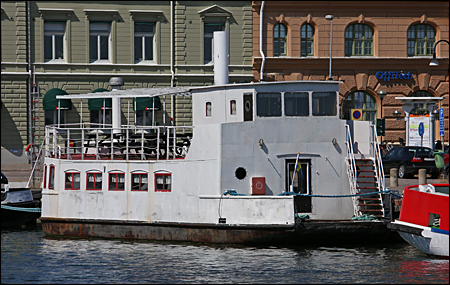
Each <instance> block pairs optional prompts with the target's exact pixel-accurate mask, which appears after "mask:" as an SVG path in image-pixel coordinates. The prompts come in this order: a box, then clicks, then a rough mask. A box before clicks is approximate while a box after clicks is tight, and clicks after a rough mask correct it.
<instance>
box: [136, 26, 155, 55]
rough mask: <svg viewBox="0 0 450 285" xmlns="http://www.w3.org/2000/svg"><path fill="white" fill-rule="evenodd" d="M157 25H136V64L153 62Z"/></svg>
mask: <svg viewBox="0 0 450 285" xmlns="http://www.w3.org/2000/svg"><path fill="white" fill-rule="evenodd" d="M154 44H155V23H145V22H135V23H134V62H135V63H139V62H146V61H147V62H148V61H153V50H154V49H153V46H154Z"/></svg>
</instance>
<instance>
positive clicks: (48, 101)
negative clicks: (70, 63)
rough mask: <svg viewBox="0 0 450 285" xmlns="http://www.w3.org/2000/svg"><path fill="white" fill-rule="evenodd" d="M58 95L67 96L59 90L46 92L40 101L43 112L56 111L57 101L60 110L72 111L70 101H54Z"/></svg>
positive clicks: (54, 89)
mask: <svg viewBox="0 0 450 285" xmlns="http://www.w3.org/2000/svg"><path fill="white" fill-rule="evenodd" d="M58 95H69V93H67V92H66V91H64V90H62V89H59V88H53V89H50V90H48V91H47V93H45V95H44V99H43V101H42V103H43V105H44V110H46V111H47V110H58V101H59V102H60V108H61V110H72V101H70V99H61V100H58V99H56V96H58Z"/></svg>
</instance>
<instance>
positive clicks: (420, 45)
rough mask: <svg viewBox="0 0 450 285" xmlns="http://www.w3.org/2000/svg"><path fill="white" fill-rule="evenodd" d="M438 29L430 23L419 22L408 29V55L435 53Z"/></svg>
mask: <svg viewBox="0 0 450 285" xmlns="http://www.w3.org/2000/svg"><path fill="white" fill-rule="evenodd" d="M435 41H436V31H435V30H434V28H433V27H432V26H430V25H424V24H418V25H413V26H411V27H409V29H408V56H429V55H433V47H434V42H435Z"/></svg>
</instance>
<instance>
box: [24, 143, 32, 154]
mask: <svg viewBox="0 0 450 285" xmlns="http://www.w3.org/2000/svg"><path fill="white" fill-rule="evenodd" d="M30 148H31V143H30V144H29V145H27V147H26V148H25V151H26V152H28V151H29V150H30Z"/></svg>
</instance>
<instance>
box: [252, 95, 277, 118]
mask: <svg viewBox="0 0 450 285" xmlns="http://www.w3.org/2000/svg"><path fill="white" fill-rule="evenodd" d="M256 104H257V110H256V112H257V115H258V116H259V117H280V116H281V93H279V92H259V93H257V94H256Z"/></svg>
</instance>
